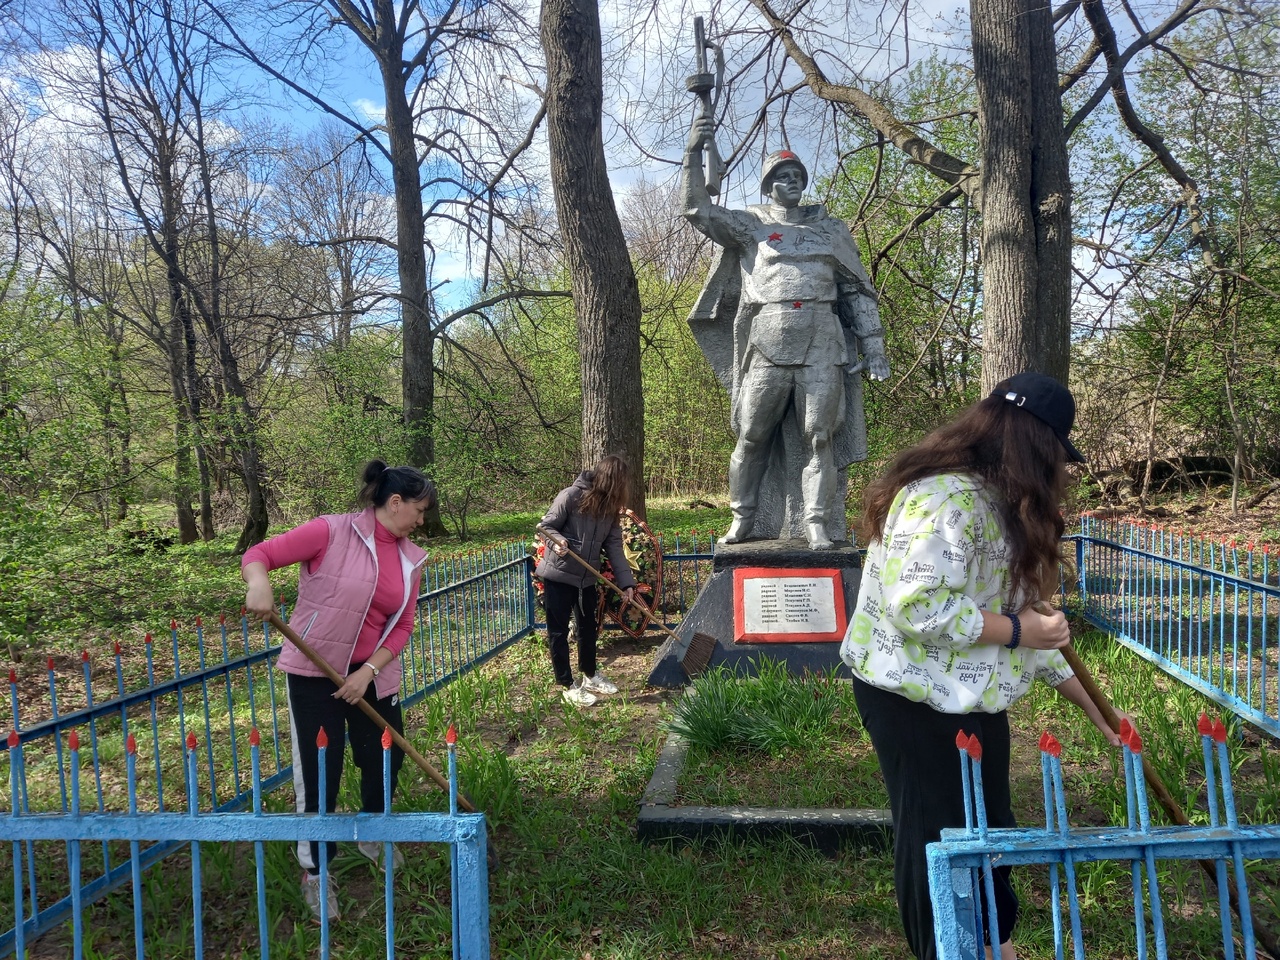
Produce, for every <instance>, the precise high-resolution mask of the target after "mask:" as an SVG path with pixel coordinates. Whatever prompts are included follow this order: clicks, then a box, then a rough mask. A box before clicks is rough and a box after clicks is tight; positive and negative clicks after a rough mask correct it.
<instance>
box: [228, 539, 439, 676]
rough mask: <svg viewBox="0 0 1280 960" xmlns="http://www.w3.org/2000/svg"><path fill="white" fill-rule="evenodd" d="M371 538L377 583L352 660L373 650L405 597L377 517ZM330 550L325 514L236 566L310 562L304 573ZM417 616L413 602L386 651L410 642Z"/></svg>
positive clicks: (396, 560) (396, 559)
mask: <svg viewBox="0 0 1280 960" xmlns="http://www.w3.org/2000/svg"><path fill="white" fill-rule="evenodd" d="M373 536H374V542H375V544H376V545H377V549H378V585H377V587H376V588H375V589H374V591H373V600H372V602H371V603H370V604H369V612H368V613H366V614H365V618H364V625H363V626H362V627H361V628H360V634H359V636H357V637H356V646H355V650H354V651H352V654H351V662H352V663H353V664H360V663H364V662H365V660H367V659H368V658H369V656H370V655H371V654H372V653H373V651H374V650H376V649H377V647H378V638H379V637H381V636H382V633H383V631H384V630H386V629H387V618H388V617H391V616H392V615H394V614H395V612H396V611H397V610H399V609H400V603H401V602H402V601H403V600H404V579H403V575H402V574H401V572H400V554H399V551H398V550H397V549H396V537H395V534H393V533H392V532H391V531H390V530H388V529H387V528H386V527H384V526H383V525H382V524H381V523H378V522H377V521H375V522H374V527H373ZM328 548H329V524H328V523H327V522H326V521H325V519H324V517H316V518H315V519H314V520H308V521H307V522H306V523H304V524H302V525H301V526H299V527H294V528H293V529H292V530H290V531H288V532H287V533H282V534H280V535H279V536H275V537H272V538H271V539H270V540H264V541H263V542H262V543H259V544H257V545H255V546H252V547H250V548H249V549H248V550H246V551H245V554H244V556H243V557H242V558H241V559H240V569H241V570H243V569H244V568H245V567H246V566H248V565H249V564H251V563H255V562H256V563H261V564H262V565H263V566H265V567H266V568H267V570H268V571H271V570H278V569H280V568H281V567H288V566H292V565H293V564H295V563H306V564H310V566H309V567H308V568H307V569H308V571H314V570H316V569H317V568H318V567H319V566H320V561H322V560H323V559H324V555H325V552H326V551H327V550H328ZM416 616H417V611H415V610H414V609H413V605H412V604H410V605H407V606H406V607H405V608H404V612H403V613H401V614H400V619H399V620H397V621H396V625H395V627H394V629H392V631H391V633H390V634H389V635H388V636H387V639H386V642H385V643H383V645H382V646H383V647H384V648H386V650H387V651H388V652H389V653H392V654H394V655H395V656H397V657H398V656H400V651H401V650H403V649H404V645H405V644H406V643H408V642H409V634H410V633H412V632H413V625H414V619H415V617H416Z"/></svg>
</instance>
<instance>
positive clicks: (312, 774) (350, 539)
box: [240, 460, 436, 920]
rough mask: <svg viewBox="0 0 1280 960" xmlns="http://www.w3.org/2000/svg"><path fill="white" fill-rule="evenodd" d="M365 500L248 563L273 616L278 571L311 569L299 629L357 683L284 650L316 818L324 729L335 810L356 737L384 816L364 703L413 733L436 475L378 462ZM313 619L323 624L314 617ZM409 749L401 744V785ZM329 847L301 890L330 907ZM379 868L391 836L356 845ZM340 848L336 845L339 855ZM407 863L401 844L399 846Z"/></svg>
mask: <svg viewBox="0 0 1280 960" xmlns="http://www.w3.org/2000/svg"><path fill="white" fill-rule="evenodd" d="M359 502H360V503H361V504H362V505H363V506H364V509H363V510H362V511H360V512H358V513H344V514H337V515H331V516H323V517H316V518H315V519H314V520H310V521H308V522H307V523H304V524H303V525H302V526H300V527H295V528H294V529H292V530H290V531H289V532H288V533H282V534H280V535H279V536H278V537H272V538H271V539H270V540H267V541H266V542H264V543H260V544H258V545H257V546H255V547H252V548H250V549H249V550H248V551H247V552H246V553H245V555H244V558H243V559H242V560H241V561H240V572H241V575H242V576H243V577H244V580H245V583H247V584H248V585H249V588H248V592H247V593H246V595H245V602H244V605H245V608H246V609H247V610H248V611H249V612H250V613H255V614H258V615H259V616H265V615H266V614H267V613H269V612H271V610H272V609H274V607H273V604H274V591H273V589H272V587H271V581H270V579H269V578H268V573H269V572H270V571H272V570H278V569H279V568H281V567H287V566H291V565H292V564H295V563H297V564H301V569H300V570H299V573H298V602H297V604H296V605H295V606H294V609H293V617H292V625H293V626H294V627H295V628H296V629H299V630H301V629H304V628H305V627H306V625H307V624H308V623H310V624H311V630H310V632H309V633H308V634H307V638H306V640H307V643H308V645H310V646H311V647H313V648H314V649H315V651H316V652H317V653H318V654H319V655H320V656H321V657H322V658H323V659H324V660H325V661H326V662H327V663H328V664H329V666H331V667H332V668H333V669H334V671H336V672H337V673H338V675H339V676H342V677H345V678H346V680H345V682H344V683H343V684H342V686H341V687H339V688H338V689H337V690H335V689H334V687H333V683H332V682H331V681H330V680H329V679H328V678H327V677H325V675H324V673H323V672H322V671H321V670H320V669H319V668H318V667H316V666H315V665H314V664H313V663H311V661H310V660H308V659H307V658H306V657H305V656H304V655H303V654H302V652H301V651H300V650H299V649H298V648H297V647H295V646H294V645H293V644H290V643H286V644H285V645H284V647H283V649H282V650H281V651H280V658H279V660H278V661H277V664H276V665H277V666H278V667H279V668H280V669H281V670H283V671H284V672H285V674H286V675H287V681H288V691H289V728H290V733H291V735H292V739H293V783H294V790H295V793H296V796H297V808H298V811H299V812H305V813H317V812H319V810H320V802H321V798H320V796H319V782H320V773H319V771H320V764H319V750H318V748H317V747H316V736H317V735H318V734H319V732H320V729H321V728H322V727H323V728H324V731H325V735H326V736H327V737H328V740H329V746H328V748H327V750H326V751H325V777H326V780H325V787H326V789H325V797H324V809H325V811H326V812H330V811H332V810H333V809H334V804H335V802H336V801H337V798H338V785H339V783H340V782H341V779H342V765H343V756H344V754H345V753H346V741H347V740H348V739H349V740H350V741H351V755H352V758H353V759H354V761H355V764H356V766H357V767H359V768H360V809H361V811H362V812H365V813H381V812H382V811H383V783H382V731H381V730H380V729H379V728H378V727H377V726H376V725H375V724H374V723H373V722H372V721H371V720H370V719H369V718H368V717H366V716H365V715H364V714H363V713H362V712H361V711H360V709H359V707H357V706H356V704H357V703H358V702H359V701H360V700H362V699H363V700H365V701H367V702H368V703H369V704H370V705H372V706H373V708H374V709H375V710H377V711H378V713H379V714H380V715H381V716H382V717H383V718H384V719H385V720H386V721H387V722H388V723H389V724H390V725H391V726H392V728H393V729H395V730H396V731H398V732H400V733H403V732H404V722H403V719H402V717H401V714H400V650H401V649H402V648H403V647H404V645H405V643H406V642H408V639H409V635H410V634H411V633H412V632H413V626H414V622H415V619H416V616H417V600H418V584H419V580H420V578H421V574H422V564H423V562H424V561H425V560H426V559H427V554H426V551H425V550H423V549H422V548H421V547H419V546H418V545H417V544H415V543H413V542H412V541H410V540H409V534H410V533H412V532H413V530H414V529H415V528H416V527H417V526H418V525H419V524H420V523H422V515H423V513H424V512H425V511H426V510H428V509H429V508H430V507H431V506H432V505H433V504H434V503H435V502H436V491H435V487H434V486H433V485H432V483H431V481H430V480H428V479H427V478H426V477H424V476H423V475H422V474H421V473H420V472H419V471H418V470H416V469H414V468H413V467H388V466H387V465H386V464H385V463H383V462H382V461H381V460H373V461H371V462H370V463H369V465H368V466H367V467H365V469H364V488H363V489H362V490H361V491H360V498H359ZM313 615H314V621H313V619H312V618H313ZM403 761H404V754H403V753H402V752H401V751H400V748H399V747H392V748H391V786H392V790H393V791H394V789H395V782H396V778H397V776H398V774H399V771H400V766H401V764H402V763H403ZM319 846H320V844H319V843H317V842H311V841H305V840H304V841H300V842H299V843H298V861H299V862H300V863H301V864H302V868H303V873H302V894H303V899H304V900H305V901H306V903H307V906H308V907H310V908H311V910H312V912H313V913H314V914H315V915H316V916H317V917H318V916H319V913H320V896H321V891H320V852H319ZM357 846H358V847H359V850H360V852H361V853H362V854H364V855H365V856H366V857H368V858H369V859H370V860H372V861H374V862H375V863H378V862H379V861H380V859H381V857H382V853H383V845H382V844H380V843H372V842H371V843H364V842H362V843H359V844H357ZM336 853H337V845H336V844H333V843H330V844H328V845H327V855H328V858H329V859H330V860H332V859H333V857H334V856H335V854H336ZM394 859H395V863H396V866H399V865H400V862H401V856H400V853H399V851H396V853H395V857H394ZM327 899H328V912H329V919H331V920H336V919H337V918H338V915H339V910H338V899H337V892H336V890H335V889H334V885H333V883H332V882H330V884H329V889H328V892H327Z"/></svg>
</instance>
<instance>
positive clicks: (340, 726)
mask: <svg viewBox="0 0 1280 960" xmlns="http://www.w3.org/2000/svg"><path fill="white" fill-rule="evenodd" d="M357 666H358V664H352V666H351V669H352V671H354V670H355V669H356V667H357ZM287 676H288V689H289V733H290V737H291V739H292V740H293V789H294V795H295V797H296V804H297V810H298V812H299V813H319V812H320V749H319V748H318V747H317V746H316V736H317V735H318V734H319V733H320V728H321V727H323V728H324V732H325V736H326V737H328V739H329V745H328V746H327V747H326V748H325V757H324V759H325V764H324V775H325V796H324V810H325V812H326V813H332V812H333V810H334V805H335V804H336V803H337V801H338V787H339V785H340V784H341V783H342V766H343V760H344V759H345V754H346V744H347V741H348V740H350V741H351V757H352V759H353V760H354V761H355V764H356V766H357V767H358V768H359V769H360V810H361V812H362V813H382V812H383V796H382V729H381V728H380V727H379V726H378V725H377V724H375V723H374V722H373V721H372V720H371V719H369V718H368V717H366V716H365V715H364V713H363V712H361V710H360V708H359V707H358V706H356V705H355V704H354V703H347V702H346V701H345V700H335V699H334V696H333V694H334V692H335V691H336V690H337V687H335V686H334V685H333V681H331V680H330V679H329V678H328V677H298V676H294V675H293V674H288V675H287ZM364 699H365V702H367V703H368V704H370V705H371V706H372V707H373V709H374V710H376V711H377V712H378V715H379V716H380V717H382V719H384V720H386V721H387V723H389V724H390V725H391V729H393V730H395V731H396V733H399V734H403V733H404V718H403V716H402V715H401V712H400V695H399V693H398V692H397V693H395V694H392V695H391V696H387V697H383V698H382V699H381V700H379V699H378V695H377V693H376V692H375V690H374V686H373V684H372V683H370V684H369V689H368V690H366V691H365V695H364ZM403 764H404V752H403V751H402V750H401V749H400V748H399V747H397V746H396V745H395V744H394V743H393V744H392V745H391V792H392V794H393V795H394V794H395V789H396V780H397V779H398V778H399V775H400V767H401V766H402V765H403ZM326 846H327V849H328V858H329V861H330V862H332V861H333V858H334V857H335V856H336V855H337V853H338V845H337V844H336V843H329V844H326ZM298 862H299V863H301V864H302V866H303V868H304V869H305V870H307V871H308V872H310V873H319V872H320V844H319V843H318V842H315V841H311V840H300V841H298Z"/></svg>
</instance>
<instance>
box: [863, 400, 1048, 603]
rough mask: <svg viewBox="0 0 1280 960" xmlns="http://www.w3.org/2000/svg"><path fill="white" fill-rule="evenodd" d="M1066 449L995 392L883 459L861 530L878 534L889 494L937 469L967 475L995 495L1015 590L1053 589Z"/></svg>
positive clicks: (1041, 592) (1038, 593) (1037, 593)
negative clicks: (885, 469) (881, 472)
mask: <svg viewBox="0 0 1280 960" xmlns="http://www.w3.org/2000/svg"><path fill="white" fill-rule="evenodd" d="M1066 463H1067V452H1066V450H1065V449H1064V448H1063V446H1062V443H1061V442H1060V441H1059V440H1058V438H1057V437H1056V436H1055V435H1054V432H1053V430H1052V428H1051V427H1049V425H1048V424H1046V423H1044V422H1043V421H1042V420H1040V419H1039V418H1037V417H1036V416H1034V415H1033V414H1030V413H1028V412H1027V411H1025V410H1021V409H1019V408H1018V407H1016V406H1014V405H1013V404H1012V403H1008V402H1006V401H1005V400H1004V398H1003V396H1001V395H999V394H997V395H993V396H990V397H987V398H986V399H985V400H981V401H979V402H978V403H975V404H974V405H973V406H971V407H969V409H967V410H965V411H964V412H963V413H961V414H960V415H959V416H958V417H956V418H955V419H954V420H952V421H951V422H950V423H948V424H946V425H944V426H941V427H938V428H937V429H936V430H934V431H933V432H932V433H930V434H929V435H928V436H926V437H925V438H924V439H923V440H921V441H920V442H919V443H917V444H916V445H915V446H913V447H910V448H908V449H906V450H904V451H902V453H900V454H898V456H897V458H896V459H895V460H894V461H893V463H892V464H890V465H889V470H888V472H887V473H885V475H884V476H882V477H880V478H879V479H878V480H876V481H875V482H874V483H872V484H871V485H870V486H868V487H867V489H866V491H865V493H864V494H863V497H862V520H861V524H860V526H861V532H862V535H863V537H865V538H866V540H867V541H868V542H870V541H871V540H878V539H880V537H881V535H882V534H883V533H884V524H885V519H886V518H887V517H888V514H889V507H890V506H891V505H892V504H893V500H894V498H895V497H896V496H897V495H898V491H900V490H901V489H902V488H903V487H905V486H906V485H907V484H909V483H912V482H914V481H916V480H921V479H923V478H925V477H931V476H934V475H936V474H939V473H967V474H971V475H973V476H974V477H976V478H978V479H979V480H981V481H982V482H983V483H984V484H985V485H986V486H987V488H988V489H989V490H990V491H991V492H993V493H994V494H996V500H997V502H998V504H999V510H1000V516H1001V519H1002V520H1003V521H1004V535H1005V539H1006V540H1007V541H1008V543H1009V547H1010V562H1009V573H1010V578H1011V581H1012V583H1011V586H1012V587H1013V589H1014V590H1015V592H1016V591H1027V592H1029V593H1030V595H1031V597H1032V599H1036V600H1038V599H1041V598H1042V597H1045V596H1047V594H1048V593H1051V592H1052V591H1053V590H1054V589H1055V588H1056V587H1057V580H1058V561H1059V553H1058V549H1059V541H1060V540H1061V538H1062V532H1063V530H1064V529H1065V524H1064V523H1063V520H1062V512H1061V509H1060V506H1061V503H1062V495H1063V493H1064V492H1065V490H1066V485H1067V470H1066Z"/></svg>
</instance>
